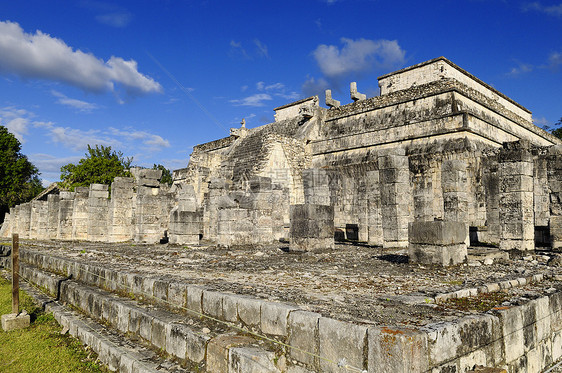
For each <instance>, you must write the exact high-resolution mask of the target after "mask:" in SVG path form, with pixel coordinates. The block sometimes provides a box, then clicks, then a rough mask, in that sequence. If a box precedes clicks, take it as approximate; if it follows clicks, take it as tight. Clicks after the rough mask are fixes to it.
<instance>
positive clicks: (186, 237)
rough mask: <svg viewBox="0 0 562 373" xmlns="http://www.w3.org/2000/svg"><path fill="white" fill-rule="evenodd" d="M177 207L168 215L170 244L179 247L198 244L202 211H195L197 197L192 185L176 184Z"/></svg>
mask: <svg viewBox="0 0 562 373" xmlns="http://www.w3.org/2000/svg"><path fill="white" fill-rule="evenodd" d="M175 187H176V188H177V199H178V205H177V206H176V207H174V208H173V209H172V211H171V213H170V226H169V232H168V233H169V234H168V236H169V237H170V243H172V244H179V245H196V244H199V235H200V234H201V233H202V231H203V227H202V213H201V212H202V211H201V210H198V209H197V197H196V196H195V190H194V188H193V185H189V184H178V185H177V186H175Z"/></svg>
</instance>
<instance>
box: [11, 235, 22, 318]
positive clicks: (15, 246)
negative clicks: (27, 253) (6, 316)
mask: <svg viewBox="0 0 562 373" xmlns="http://www.w3.org/2000/svg"><path fill="white" fill-rule="evenodd" d="M19 245H20V242H19V235H18V234H17V233H14V234H13V235H12V313H15V314H18V313H19V308H20V248H19Z"/></svg>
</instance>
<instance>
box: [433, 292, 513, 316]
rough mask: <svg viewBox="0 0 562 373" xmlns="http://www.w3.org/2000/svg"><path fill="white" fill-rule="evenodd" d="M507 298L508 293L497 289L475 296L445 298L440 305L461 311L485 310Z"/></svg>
mask: <svg viewBox="0 0 562 373" xmlns="http://www.w3.org/2000/svg"><path fill="white" fill-rule="evenodd" d="M509 298H510V296H509V294H507V293H504V292H503V291H499V292H492V293H483V294H480V295H478V296H476V297H466V298H453V299H447V300H446V301H445V302H443V303H440V306H441V307H443V308H452V309H456V310H461V311H479V312H487V311H489V310H491V309H492V308H495V307H498V306H499V305H501V304H502V303H503V302H504V301H505V300H507V299H509Z"/></svg>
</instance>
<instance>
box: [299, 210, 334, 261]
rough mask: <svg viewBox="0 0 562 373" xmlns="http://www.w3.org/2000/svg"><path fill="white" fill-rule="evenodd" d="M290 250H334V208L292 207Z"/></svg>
mask: <svg viewBox="0 0 562 373" xmlns="http://www.w3.org/2000/svg"><path fill="white" fill-rule="evenodd" d="M289 240H290V249H291V250H295V251H316V250H325V249H333V248H334V208H333V206H326V205H313V204H305V205H292V206H291V229H290V232H289Z"/></svg>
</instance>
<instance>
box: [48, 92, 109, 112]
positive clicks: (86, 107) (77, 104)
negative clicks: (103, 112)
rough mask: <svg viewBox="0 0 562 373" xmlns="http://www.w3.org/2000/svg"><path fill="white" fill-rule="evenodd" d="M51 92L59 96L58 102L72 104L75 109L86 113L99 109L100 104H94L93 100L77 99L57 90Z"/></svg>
mask: <svg viewBox="0 0 562 373" xmlns="http://www.w3.org/2000/svg"><path fill="white" fill-rule="evenodd" d="M51 94H52V95H53V96H55V97H58V100H57V104H61V105H66V106H70V107H72V108H74V109H77V110H79V111H83V112H85V113H89V112H91V111H92V110H95V109H98V105H96V104H93V103H91V102H86V101H82V100H77V99H74V98H69V97H67V96H66V95H64V94H62V93H60V92H57V91H54V90H53V91H51Z"/></svg>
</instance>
